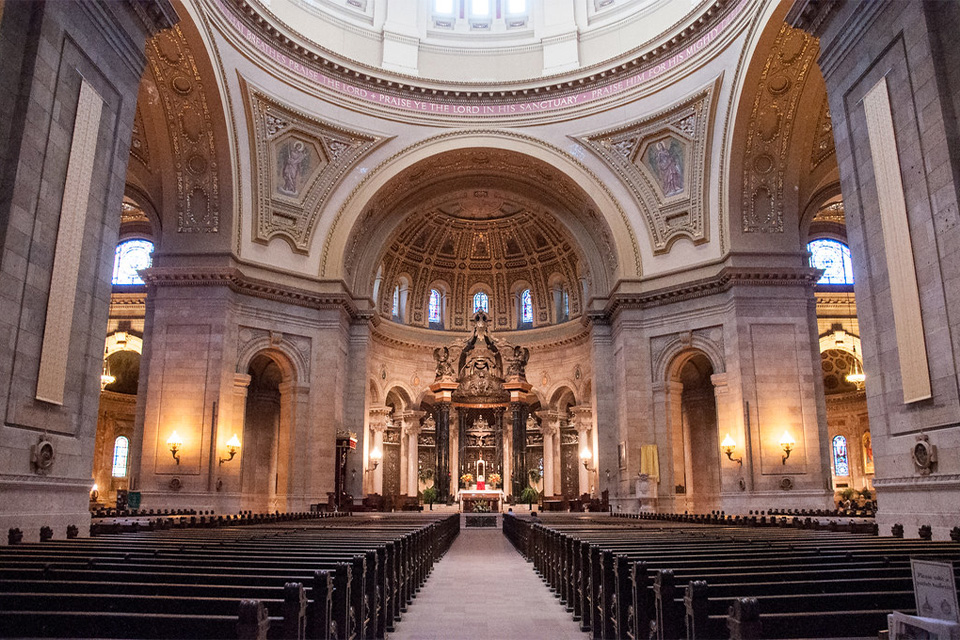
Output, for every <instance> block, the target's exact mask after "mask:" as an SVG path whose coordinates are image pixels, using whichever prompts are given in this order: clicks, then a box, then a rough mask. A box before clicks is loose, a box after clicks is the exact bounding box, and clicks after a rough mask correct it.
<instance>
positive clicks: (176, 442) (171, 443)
mask: <svg viewBox="0 0 960 640" xmlns="http://www.w3.org/2000/svg"><path fill="white" fill-rule="evenodd" d="M167 446H168V447H169V448H170V453H172V454H173V459H174V460H176V461H177V464H180V456H179V455H177V454H178V453H179V451H180V447H182V446H183V440H181V439H180V436H178V435H177V432H176V431H174V432H173V433H171V434H170V437H169V438H167Z"/></svg>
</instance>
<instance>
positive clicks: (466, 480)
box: [460, 473, 473, 484]
mask: <svg viewBox="0 0 960 640" xmlns="http://www.w3.org/2000/svg"><path fill="white" fill-rule="evenodd" d="M460 482H462V483H463V484H473V474H472V473H465V474H463V475H462V476H460Z"/></svg>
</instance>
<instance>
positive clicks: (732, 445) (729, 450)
mask: <svg viewBox="0 0 960 640" xmlns="http://www.w3.org/2000/svg"><path fill="white" fill-rule="evenodd" d="M736 448H737V443H736V442H734V441H733V438H731V437H730V434H729V433H728V434H727V435H726V437H725V438H724V439H723V442H721V443H720V450H721V451H723V452H724V453H725V454H727V457H728V458H729V459H730V461H731V462H736V463H737V464H738V465H740V466H741V467H742V466H743V456H741V457H739V458H734V457H733V452H734V450H736Z"/></svg>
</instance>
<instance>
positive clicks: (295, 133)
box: [244, 83, 386, 254]
mask: <svg viewBox="0 0 960 640" xmlns="http://www.w3.org/2000/svg"><path fill="white" fill-rule="evenodd" d="M244 84H245V87H246V98H247V108H248V110H249V113H250V127H251V131H250V135H251V138H252V139H253V142H254V144H253V145H252V147H251V149H252V155H253V158H252V162H251V166H252V167H253V191H254V194H253V199H254V202H255V203H256V210H255V212H254V215H255V217H256V219H255V223H254V225H253V240H254V241H255V242H260V243H263V244H266V243H268V242H269V241H270V240H271V239H272V238H274V237H280V238H283V239H284V240H286V241H287V242H288V243H289V244H290V246H291V248H292V249H293V250H294V251H296V252H297V253H303V254H305V253H307V251H308V248H309V245H310V239H311V237H312V235H313V229H314V227H315V226H316V222H317V218H318V217H319V215H320V211H321V210H322V209H323V206H324V204H325V203H326V201H327V198H328V197H329V195H330V193H331V192H332V191H333V189H334V187H336V185H337V184H338V183H339V181H340V179H341V178H342V177H343V176H344V175H345V174H346V172H347V171H348V170H349V169H350V167H352V166H353V164H354V163H355V162H356V161H357V160H359V159H360V158H361V157H362V156H364V155H365V154H367V153H368V152H369V151H371V150H372V149H373V148H375V147H376V146H378V145H379V144H380V143H382V142H383V141H384V140H386V138H384V137H376V136H370V135H367V134H364V133H360V132H358V131H352V130H349V129H345V128H342V127H339V126H336V125H334V124H332V123H329V122H324V121H322V120H319V119H317V118H315V117H312V116H309V115H307V114H305V113H301V112H299V111H296V110H294V109H291V108H290V107H287V106H284V105H283V104H281V103H280V102H279V101H277V100H276V99H274V98H271V97H269V96H267V95H266V94H264V93H263V92H261V91H260V90H258V89H255V88H253V87H252V86H251V85H250V84H249V83H244Z"/></svg>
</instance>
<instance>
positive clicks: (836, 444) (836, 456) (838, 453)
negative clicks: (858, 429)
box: [833, 436, 850, 476]
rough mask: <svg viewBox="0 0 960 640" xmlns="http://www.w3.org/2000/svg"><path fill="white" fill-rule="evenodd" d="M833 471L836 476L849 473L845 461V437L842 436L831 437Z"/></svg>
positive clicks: (848, 467) (848, 466)
mask: <svg viewBox="0 0 960 640" xmlns="http://www.w3.org/2000/svg"><path fill="white" fill-rule="evenodd" d="M833 471H834V473H835V474H836V475H838V476H848V475H850V465H849V464H848V463H847V439H846V438H844V437H843V436H837V437H835V438H834V439H833Z"/></svg>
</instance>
